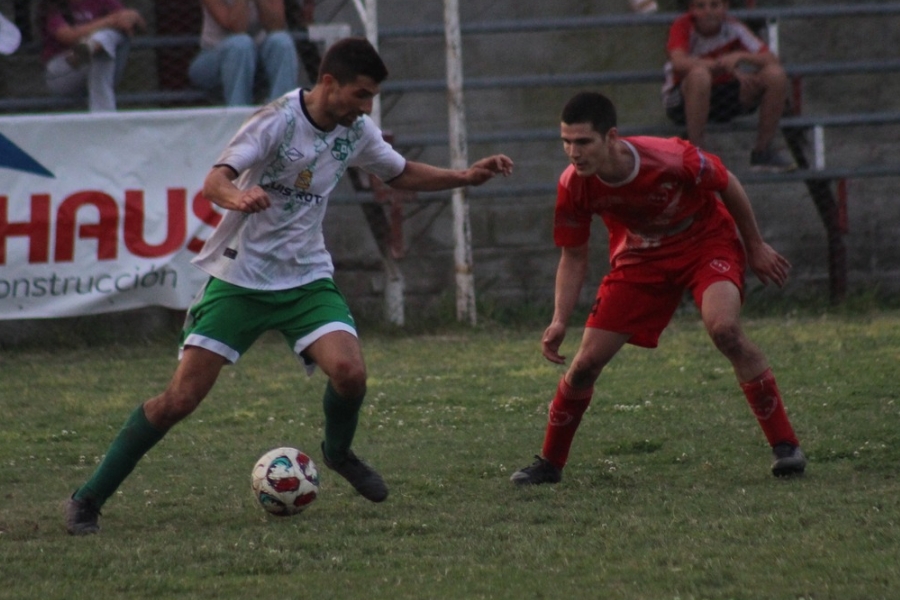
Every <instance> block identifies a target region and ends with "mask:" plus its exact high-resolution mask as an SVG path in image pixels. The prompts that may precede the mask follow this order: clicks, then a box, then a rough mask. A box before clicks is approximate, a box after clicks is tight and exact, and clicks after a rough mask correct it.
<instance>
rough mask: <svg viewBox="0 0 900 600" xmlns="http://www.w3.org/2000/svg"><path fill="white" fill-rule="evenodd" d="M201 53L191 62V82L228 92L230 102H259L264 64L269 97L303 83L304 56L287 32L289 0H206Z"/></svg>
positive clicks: (213, 91) (211, 90)
mask: <svg viewBox="0 0 900 600" xmlns="http://www.w3.org/2000/svg"><path fill="white" fill-rule="evenodd" d="M200 1H201V4H202V7H203V29H202V31H201V34H200V53H199V54H198V55H197V56H196V57H195V58H194V60H193V61H192V62H191V65H190V67H189V69H188V77H189V78H190V80H191V83H192V84H193V85H194V86H196V87H198V88H200V89H202V90H204V91H206V92H208V93H210V94H214V95H221V96H222V97H224V100H225V104H226V105H228V106H248V105H252V104H254V97H253V86H254V81H255V79H256V74H257V70H258V69H260V68H261V69H263V72H264V73H265V77H266V81H267V82H268V86H269V90H268V96H267V97H266V101H271V100H274V99H275V98H278V97H280V96H282V95H283V94H285V93H287V92H289V91H291V90H293V89H296V88H297V87H298V81H297V78H298V69H299V60H298V58H297V49H296V47H295V45H294V40H293V38H292V37H291V35H290V33H289V32H288V31H287V21H286V19H285V10H284V0H200Z"/></svg>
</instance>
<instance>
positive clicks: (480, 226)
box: [327, 0, 900, 314]
mask: <svg viewBox="0 0 900 600" xmlns="http://www.w3.org/2000/svg"><path fill="white" fill-rule="evenodd" d="M462 4H463V6H462V7H461V9H462V13H463V14H462V22H463V23H466V22H479V21H488V20H501V19H525V18H542V17H543V18H550V17H557V16H560V15H588V14H602V13H609V14H613V13H621V12H623V11H624V7H625V2H624V1H623V2H619V3H614V2H587V1H577V0H565V1H560V2H554V3H552V6H551V3H543V2H542V3H538V2H516V1H515V0H510V1H506V2H503V1H501V2H492V3H465V2H464V3H462ZM619 4H621V5H622V6H619ZM758 4H760V5H764V6H772V5H775V3H758ZM777 4H778V5H780V6H785V5H802V4H821V3H813V2H793V3H792V2H781V3H777ZM670 5H671V6H668V7H667V5H666V4H665V3H663V6H664V8H668V9H669V10H672V9H674V3H670ZM380 6H381V14H380V26H381V27H382V28H385V29H387V28H391V27H400V26H408V25H412V24H418V23H429V24H440V23H442V12H441V3H440V2H436V1H435V2H430V3H427V4H424V5H423V3H421V2H417V1H415V0H410V1H408V2H405V1H403V0H382V2H381V3H380ZM339 18H341V19H344V20H346V21H348V22H351V23H354V24H356V23H358V21H356V20H355V16H354V15H353V13H352V12H348V13H343V14H341V15H340V16H339ZM898 25H900V18H898V17H887V18H885V17H877V18H870V17H865V18H862V17H852V18H844V19H831V20H829V19H817V20H787V21H784V22H782V24H781V36H780V40H781V56H782V58H783V60H784V62H785V63H789V64H806V63H819V62H827V61H845V60H846V61H851V60H866V59H878V58H889V57H891V56H893V54H892V53H893V52H895V49H896V48H897V47H898V41H900V40H898V37H900V27H898ZM666 33H667V32H666V27H665V26H649V27H619V28H613V29H606V30H583V31H582V30H579V31H564V32H539V33H528V32H522V33H516V34H484V35H470V36H466V37H465V38H464V40H463V41H464V45H463V58H464V64H465V74H466V76H467V77H486V76H491V75H495V76H509V75H516V74H520V75H528V74H534V73H576V72H583V71H603V70H609V71H614V70H646V69H653V68H656V67H659V68H661V67H662V64H663V62H664V60H665V57H664V52H663V47H664V43H665V37H666ZM867 40H884V41H883V43H882V42H880V43H879V44H877V45H876V44H871V43H868V42H867ZM381 50H382V53H383V54H384V56H385V59H386V61H387V63H388V65H389V67H390V68H391V71H392V79H403V80H406V79H417V78H424V79H430V78H436V77H437V78H440V77H443V76H444V73H445V64H444V55H443V40H442V38H403V39H387V40H384V41H383V42H382V45H381ZM898 90H900V74H882V75H853V76H833V77H810V78H807V79H806V80H805V82H804V84H803V91H804V94H803V97H804V98H803V104H804V105H803V112H804V113H805V114H829V113H843V112H869V111H881V110H890V109H893V108H895V107H896V106H897V103H896V97H897V93H898ZM575 91H578V90H577V89H572V88H555V89H548V88H525V89H518V88H517V89H510V90H491V91H481V90H474V91H470V92H467V94H466V108H467V113H468V114H467V118H468V123H469V126H470V130H472V131H492V130H510V129H515V128H517V127H529V128H531V127H551V128H552V127H556V126H557V124H558V112H559V109H560V108H561V106H562V104H563V103H564V102H565V100H566V99H568V97H569V96H570V95H571V94H572V93H574V92H575ZM602 91H604V92H605V93H607V94H608V95H610V96H611V97H612V98H613V100H614V101H615V102H616V103H617V105H618V106H619V109H620V123H621V124H622V125H642V124H643V125H646V124H654V123H662V122H665V117H664V115H663V113H662V110H661V107H660V100H659V86H658V85H657V84H646V85H622V86H616V87H609V88H607V89H604V90H602ZM384 105H385V114H384V120H383V122H384V126H385V128H386V129H389V130H391V131H392V132H393V133H394V134H395V135H396V138H397V141H398V143H401V144H402V139H403V135H404V134H407V135H409V134H414V133H423V132H446V130H447V110H446V104H445V98H444V97H443V95H442V94H437V93H407V94H403V95H402V96H399V95H396V94H386V95H385V97H384ZM898 133H900V127H898V126H893V125H892V126H883V127H863V128H854V129H831V130H828V131H827V132H826V146H827V165H828V166H835V167H837V166H858V165H869V164H897V163H898V152H900V146H898V142H897V139H898V135H897V134H898ZM752 142H753V133H752V132H750V131H747V132H741V133H730V134H727V135H717V136H714V137H713V138H712V139H711V140H710V145H711V149H712V150H713V151H714V152H716V153H718V154H720V155H721V156H722V157H723V159H724V160H725V161H726V164H727V165H729V167H730V168H731V169H732V170H733V171H734V172H735V173H738V174H740V173H741V172H746V171H747V168H748V160H749V152H750V148H751V145H752ZM497 151H502V152H504V153H506V154H508V155H510V156H511V157H513V159H514V160H515V161H516V163H517V170H516V174H515V175H514V176H513V178H512V179H510V180H509V181H508V183H509V184H514V185H519V184H532V183H550V182H554V181H555V179H556V177H557V176H558V174H559V172H560V171H561V170H562V169H563V168H564V167H565V164H566V163H565V157H564V155H563V153H562V150H561V147H560V145H559V144H558V143H557V142H551V143H515V144H504V145H502V146H485V145H470V148H469V156H470V158H471V159H472V160H474V159H476V158H478V157H480V156H483V155H485V154H489V153H493V152H497ZM410 156H411V157H415V158H417V159H422V160H426V161H431V162H434V163H436V164H447V161H448V155H447V152H446V150H445V149H444V148H437V147H428V148H419V149H416V152H415V153H414V154H411V155H410ZM505 183H506V182H505ZM896 184H897V179H896V178H886V179H859V180H853V181H850V182H849V185H848V190H849V202H848V216H849V228H850V230H849V234H848V236H847V238H846V242H847V247H848V265H849V269H850V272H849V277H850V285H851V288H852V290H854V291H855V290H862V289H868V290H872V289H876V288H877V289H879V290H881V291H882V292H887V293H896V292H897V291H898V289H900V250H898V247H897V245H896V243H895V240H896V239H898V238H897V233H898V231H897V229H898V227H900V203H898V202H897V200H898V199H897V197H896V192H895V187H896ZM488 185H489V186H491V185H495V184H494V183H491V184H488ZM748 191H749V193H750V195H751V198H752V199H753V202H754V208H755V210H756V213H757V216H758V219H759V222H760V226H761V228H762V230H763V233H764V235H765V236H766V237H767V239H768V240H769V241H770V243H772V244H773V245H774V246H775V247H776V248H778V249H779V250H780V251H782V252H783V253H784V254H785V255H786V256H787V257H788V258H789V259H790V260H791V262H792V263H793V264H794V272H793V277H792V280H791V283H790V285H789V287H788V288H787V290H786V293H787V294H794V295H804V296H809V295H811V294H813V295H819V296H822V297H827V295H828V264H827V240H826V238H825V232H824V228H823V226H822V224H821V220H820V217H819V215H818V213H817V212H816V210H815V207H814V205H813V203H812V201H811V199H810V197H809V195H808V193H807V190H806V187H805V186H804V185H803V184H802V183H790V184H778V185H776V184H759V185H753V186H748ZM552 210H553V197H552V195H551V196H544V197H523V198H497V199H493V200H477V201H472V203H471V219H472V230H473V246H474V258H475V279H476V286H477V290H478V297H479V300H483V301H490V302H497V301H499V302H534V301H549V299H550V298H552V293H553V277H554V273H555V267H556V260H557V258H558V251H557V250H556V249H555V248H553V246H552V240H551V234H550V226H551V218H552ZM407 217H408V219H407V221H406V223H405V225H404V228H405V232H404V233H405V239H406V246H407V248H408V254H407V256H406V257H405V258H404V259H403V261H402V263H401V265H402V268H403V271H404V273H405V274H406V278H407V283H408V292H409V294H408V302H409V310H410V311H411V312H412V313H413V314H415V311H418V310H421V309H422V308H423V307H428V306H431V305H434V304H435V303H436V302H439V301H440V299H441V298H442V297H443V299H444V303H445V305H449V306H450V307H452V302H450V303H449V304H448V303H447V301H446V299H447V298H448V297H450V298H452V295H453V289H454V275H453V258H452V250H453V248H452V245H453V240H452V238H451V233H450V229H451V223H452V221H451V211H450V207H449V205H448V204H447V203H438V204H428V205H424V206H422V205H412V206H410V207H409V208H408V209H407ZM365 230H366V226H365V223H364V222H363V220H362V217H361V215H360V214H359V211H358V210H357V209H355V208H353V207H346V208H344V207H342V208H341V209H340V210H333V211H332V214H331V217H330V219H329V222H328V223H327V232H328V234H329V239H330V241H331V247H332V249H333V251H334V254H335V257H336V259H337V262H338V266H339V271H340V273H339V278H340V283H341V285H342V286H344V288H345V289H347V290H348V291H349V292H350V295H351V296H352V298H353V302H354V303H355V304H356V305H357V308H358V309H360V308H361V309H364V310H367V311H374V312H377V310H378V307H379V306H380V301H381V299H380V295H379V294H380V290H381V285H380V281H381V275H380V265H379V261H378V259H377V253H376V250H375V246H374V242H372V241H371V239H370V236H368V235H366V234H363V235H360V232H365ZM603 233H604V232H603V231H602V226H601V225H600V224H598V225H597V226H596V233H595V238H594V241H593V242H592V245H593V257H594V260H593V263H594V264H593V268H592V272H591V275H590V277H591V282H592V283H595V282H596V281H598V280H599V278H600V277H601V276H602V274H603V273H604V272H605V271H606V261H607V252H606V247H605V243H606V242H605V239H606V238H605V236H604V235H603ZM757 288H759V286H758V284H757V283H756V282H755V280H754V281H753V282H752V283H751V298H755V297H757V296H758V295H762V296H767V295H774V294H778V293H781V292H775V291H774V290H766V291H765V292H763V291H762V290H760V289H757ZM593 292H594V289H593V285H591V286H588V289H586V290H585V292H584V294H583V297H582V300H583V301H584V302H589V301H590V300H591V299H592V294H593ZM442 295H443V296H442ZM450 310H452V308H451V309H450Z"/></svg>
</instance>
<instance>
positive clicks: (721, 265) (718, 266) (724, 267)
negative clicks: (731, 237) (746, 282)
mask: <svg viewBox="0 0 900 600" xmlns="http://www.w3.org/2000/svg"><path fill="white" fill-rule="evenodd" d="M709 266H710V267H712V268H713V269H714V270H716V271H718V272H719V273H727V272H728V271H730V270H731V265H730V264H728V262H726V261H724V260H720V259H718V258H717V259H715V260H713V261H711V262H710V263H709Z"/></svg>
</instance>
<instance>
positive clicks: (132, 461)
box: [74, 405, 166, 507]
mask: <svg viewBox="0 0 900 600" xmlns="http://www.w3.org/2000/svg"><path fill="white" fill-rule="evenodd" d="M165 434H166V432H165V431H160V430H158V429H156V428H155V427H154V426H153V425H151V424H150V422H149V421H148V420H147V416H146V415H145V414H144V406H143V405H141V406H138V407H137V408H136V409H135V410H134V412H132V413H131V415H130V416H129V417H128V420H127V421H125V425H123V426H122V429H121V430H119V435H117V436H116V439H114V440H113V442H112V444H110V446H109V450H107V451H106V456H105V457H104V458H103V461H102V462H101V463H100V466H98V467H97V470H96V471H94V474H93V475H92V476H91V478H90V479H89V480H88V481H87V483H85V484H84V485H83V486H81V487H80V488H79V489H78V491H77V492H75V495H74V498H75V499H76V500H82V499H84V498H88V499H90V500H91V501H92V502H94V503H95V504H96V505H97V506H98V507H100V506H102V505H103V503H104V502H106V500H107V499H108V498H109V497H110V496H112V495H113V493H115V491H116V489H117V488H118V487H119V485H121V484H122V482H123V481H125V478H126V477H128V475H129V474H130V473H131V471H132V470H133V469H134V467H135V465H137V463H138V461H139V460H141V458H142V457H143V456H144V455H145V454H147V452H148V451H149V450H150V448H152V447H153V446H154V445H156V442H158V441H159V440H161V439H162V438H163V436H164V435H165Z"/></svg>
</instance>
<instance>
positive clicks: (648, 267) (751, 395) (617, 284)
mask: <svg viewBox="0 0 900 600" xmlns="http://www.w3.org/2000/svg"><path fill="white" fill-rule="evenodd" d="M561 137H562V142H563V149H564V150H565V152H566V155H567V156H568V158H569V161H570V162H571V164H570V165H569V166H568V167H567V168H566V170H565V171H564V172H563V174H562V176H561V177H560V179H559V184H558V188H557V201H556V214H555V220H554V229H553V234H554V241H555V242H556V245H557V246H559V247H560V248H561V249H562V255H561V257H560V261H559V266H558V268H557V273H556V301H555V309H554V313H553V320H552V322H551V323H550V326H549V327H547V329H546V331H545V332H544V336H543V339H542V348H543V355H544V357H545V358H547V359H548V360H549V361H551V362H554V363H559V364H564V362H565V357H563V356H560V354H559V347H560V344H561V343H562V341H563V338H564V337H565V335H566V324H567V321H568V320H569V317H570V316H571V314H572V311H573V310H574V308H575V305H576V302H577V299H578V296H579V292H580V291H581V288H582V284H583V283H584V279H585V274H586V272H587V266H588V238H589V237H590V228H591V219H592V217H593V216H594V215H600V217H601V218H602V219H603V222H604V223H605V225H606V228H607V229H608V231H609V256H610V272H609V273H608V274H607V275H606V277H604V278H603V281H602V282H601V284H600V289H599V291H598V293H597V299H596V301H595V302H594V306H593V308H592V310H591V313H590V316H589V317H588V319H587V324H586V327H585V330H584V335H583V337H582V340H581V345H580V347H579V349H578V352H577V353H576V355H575V358H574V359H573V360H572V363H571V365H570V366H569V368H568V370H567V371H566V374H565V375H564V376H563V378H562V379H561V380H560V382H559V386H558V387H557V390H556V395H555V396H554V398H553V401H552V402H551V403H550V411H549V412H550V414H549V422H548V425H547V430H546V435H545V437H544V445H543V450H542V453H541V455H540V456H538V457H537V460H536V461H535V463H534V464H532V465H530V466H528V467H525V468H523V469H521V470H519V471H516V472H515V473H514V474H513V475H512V477H511V480H512V482H513V483H515V484H522V485H527V484H541V483H556V482H558V481H560V480H561V478H562V470H563V467H565V465H566V461H567V459H568V456H569V449H570V447H571V445H572V440H573V438H574V436H575V432H576V430H577V429H578V425H579V423H580V422H581V417H582V415H583V414H584V412H585V410H587V407H588V404H590V401H591V397H592V395H593V390H594V383H595V382H596V381H597V378H598V377H599V376H600V373H601V372H602V371H603V367H605V366H606V365H607V363H609V361H610V360H612V358H613V356H615V355H616V353H617V352H618V351H619V349H621V348H622V346H623V345H624V344H626V343H631V344H635V345H637V346H642V347H646V348H655V347H656V346H657V343H658V340H659V336H660V333H662V331H663V329H665V327H666V326H667V325H668V323H669V321H670V320H671V318H672V315H673V314H674V312H675V310H676V308H677V307H678V305H679V303H680V301H681V299H682V295H683V293H684V291H685V290H689V291H690V292H691V294H692V295H693V298H694V302H696V304H697V306H698V307H699V308H700V316H701V318H702V320H703V324H704V326H705V327H706V330H707V332H708V333H709V336H710V338H712V342H713V344H715V346H716V348H718V349H719V351H720V352H721V353H722V354H724V355H725V357H726V358H727V359H728V360H729V361H730V362H731V365H732V367H733V368H734V373H735V375H736V376H737V379H738V382H739V383H740V386H741V388H742V389H743V392H744V394H745V396H746V397H747V401H748V403H749V404H750V408H751V409H752V410H753V413H754V414H755V415H756V418H757V420H758V421H759V424H760V426H761V427H762V430H763V432H764V433H765V435H766V439H767V440H768V442H769V444H770V445H771V446H772V451H773V456H774V462H773V464H772V472H773V474H774V475H776V476H786V475H795V474H800V473H802V472H803V471H804V469H805V467H806V458H805V456H804V455H803V452H802V450H801V449H800V444H799V442H798V440H797V436H796V435H795V433H794V430H793V427H792V426H791V423H790V421H789V420H788V417H787V414H786V412H785V408H784V403H783V402H782V399H781V394H780V393H779V391H778V387H777V385H776V383H775V377H774V375H773V374H772V370H771V369H770V368H769V363H768V361H767V359H766V357H765V355H764V354H763V353H762V351H761V350H760V349H759V348H758V347H757V346H756V345H755V344H754V343H753V342H751V341H750V339H748V338H747V336H746V335H745V333H744V331H743V329H742V328H741V323H740V310H741V303H742V300H743V288H744V270H745V264H749V267H750V269H751V270H752V271H753V272H754V273H755V274H756V276H757V277H758V278H759V279H760V281H762V282H763V283H764V284H768V283H774V284H776V285H778V286H779V287H780V286H782V285H784V283H785V281H786V280H787V277H788V272H789V270H790V263H788V261H787V259H785V258H784V257H783V256H781V255H780V254H779V253H778V252H776V251H775V250H774V249H773V248H772V247H771V246H769V245H768V244H767V243H766V242H765V241H764V240H763V238H762V236H761V234H760V232H759V228H758V226H757V223H756V218H755V217H754V215H753V210H752V208H751V206H750V201H749V199H748V198H747V194H746V192H745V191H744V188H743V187H742V186H741V183H740V182H739V181H738V179H737V178H736V177H735V176H734V175H733V174H732V173H731V172H730V171H728V170H727V169H726V168H725V167H724V166H723V165H722V162H721V161H720V160H719V158H718V157H716V156H714V155H711V154H707V153H705V152H703V151H702V150H701V149H699V148H697V147H696V146H693V145H691V144H690V143H688V142H686V141H683V140H680V139H676V138H672V139H662V138H654V137H628V138H625V137H620V136H619V134H618V131H617V129H616V109H615V106H614V105H613V104H612V102H611V101H610V100H609V99H608V98H606V97H605V96H603V95H602V94H599V93H593V92H582V93H580V94H577V95H575V96H574V97H573V98H572V99H571V100H570V101H569V102H568V103H567V104H566V106H565V107H564V108H563V111H562V124H561ZM738 232H739V233H740V237H738ZM742 240H743V243H742Z"/></svg>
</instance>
